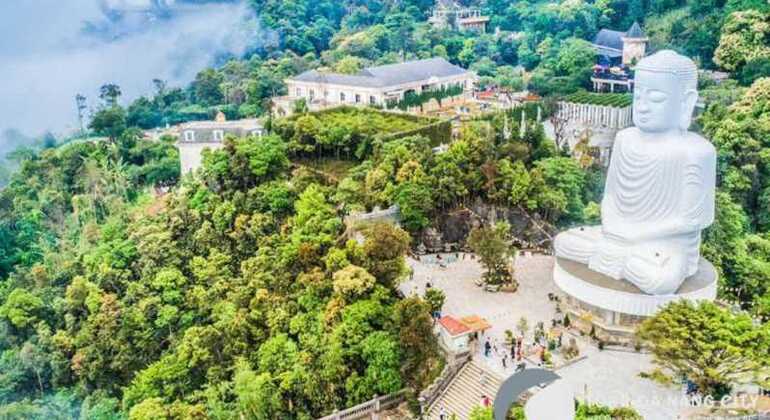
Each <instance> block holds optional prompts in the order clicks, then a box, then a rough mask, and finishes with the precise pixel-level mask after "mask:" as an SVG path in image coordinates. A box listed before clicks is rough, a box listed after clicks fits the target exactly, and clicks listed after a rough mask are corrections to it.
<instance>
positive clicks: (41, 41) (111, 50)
mask: <svg viewBox="0 0 770 420" xmlns="http://www.w3.org/2000/svg"><path fill="white" fill-rule="evenodd" d="M270 38H271V36H270V35H269V34H266V33H263V32H262V31H260V30H259V28H258V27H257V23H256V19H254V18H253V16H252V15H251V11H250V9H249V7H248V6H247V5H246V4H245V3H244V2H241V1H223V0H219V1H214V0H208V1H205V0H204V1H202V0H187V1H183V0H176V1H174V0H78V1H77V2H71V1H61V0H25V1H2V2H0V156H4V155H5V152H7V151H8V150H5V149H7V148H8V147H12V146H15V145H16V144H15V143H16V142H15V141H14V142H11V141H10V140H9V139H8V138H6V136H4V135H2V134H1V133H5V132H6V130H9V129H16V130H19V131H20V132H21V133H24V135H27V136H39V135H41V134H42V133H44V132H45V131H48V130H51V131H53V132H55V133H57V134H67V133H68V132H72V131H73V130H74V129H75V128H76V127H77V125H78V123H77V112H76V109H75V99H74V97H75V95H76V94H78V93H82V94H83V95H85V96H86V97H87V98H88V105H89V107H94V106H96V105H97V103H98V93H97V92H98V89H99V87H100V86H101V85H102V84H105V83H117V84H118V85H120V86H121V88H122V91H123V98H122V100H121V102H122V103H124V104H126V103H127V102H128V101H130V100H131V99H133V98H136V97H137V96H140V95H142V94H147V93H149V92H151V91H152V79H154V78H159V79H163V80H166V81H168V82H169V84H170V85H182V84H185V83H187V82H189V81H190V80H192V79H193V78H194V77H195V74H196V73H197V72H198V71H200V70H201V69H203V68H204V67H206V66H208V65H211V64H213V63H215V62H216V61H218V60H221V59H223V58H224V57H228V56H240V55H242V54H243V53H244V52H246V51H248V50H249V48H252V47H255V46H258V45H261V44H264V43H269V42H271V39H270ZM17 134H18V133H17ZM17 137H18V136H17ZM11 143H14V144H11Z"/></svg>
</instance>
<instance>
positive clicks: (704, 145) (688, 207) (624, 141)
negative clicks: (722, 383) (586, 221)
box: [554, 63, 716, 295]
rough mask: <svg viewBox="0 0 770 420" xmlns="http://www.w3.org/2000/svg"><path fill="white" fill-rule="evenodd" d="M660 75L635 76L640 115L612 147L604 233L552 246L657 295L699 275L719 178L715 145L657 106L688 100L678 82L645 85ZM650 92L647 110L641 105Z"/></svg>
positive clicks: (577, 231) (580, 233)
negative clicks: (705, 231)
mask: <svg viewBox="0 0 770 420" xmlns="http://www.w3.org/2000/svg"><path fill="white" fill-rule="evenodd" d="M640 64H641V63H640ZM659 76H660V75H651V76H650V77H649V78H648V79H646V78H645V75H644V73H642V74H639V73H637V78H638V79H640V80H639V81H640V83H641V85H642V86H638V89H640V90H642V91H643V92H642V93H637V94H636V95H637V96H641V98H636V99H635V103H634V107H635V109H634V111H635V112H636V111H637V106H638V107H639V109H640V110H641V111H640V112H639V116H637V115H636V114H635V115H634V122H635V123H636V125H637V127H631V128H628V129H625V130H623V131H621V132H619V133H618V135H617V137H616V140H615V143H614V145H613V150H612V157H611V159H610V166H609V170H608V173H607V181H606V185H605V191H604V198H603V200H602V205H601V210H602V211H601V220H602V224H601V226H593V227H579V228H574V229H570V230H568V231H566V232H562V233H561V234H559V235H558V236H557V237H556V239H555V241H554V248H555V253H556V255H557V256H558V257H562V258H566V259H570V260H574V261H577V262H580V263H583V264H587V265H588V267H589V268H590V269H592V270H594V271H597V272H600V273H603V274H605V275H607V276H610V277H612V278H614V279H618V280H619V279H625V280H628V281H630V282H631V283H633V284H635V285H636V286H637V287H639V289H641V290H642V291H643V292H645V293H649V294H656V295H660V294H671V293H674V292H676V290H677V289H678V288H679V287H680V286H681V284H682V282H683V280H684V279H685V278H686V277H688V276H690V275H692V274H694V273H695V272H696V271H697V269H698V260H699V258H700V253H699V248H700V243H701V230H702V229H704V228H705V227H707V226H709V225H710V224H711V223H712V222H713V220H714V190H715V178H716V175H715V174H716V153H715V150H714V147H713V146H712V145H711V143H710V142H708V141H707V140H706V139H704V138H703V137H701V136H699V135H697V134H695V133H691V132H687V131H686V130H682V129H679V128H680V127H677V125H678V124H680V123H681V121H682V119H681V118H679V117H680V116H677V115H666V114H667V113H666V112H665V109H666V108H665V107H664V106H663V105H660V106H658V105H656V103H655V101H658V102H660V103H663V101H666V100H674V101H675V100H677V98H680V99H681V98H682V97H684V95H683V94H682V95H677V94H676V92H675V90H676V89H677V84H676V83H670V84H669V86H658V84H659V83H651V85H650V86H646V85H645V83H644V82H645V81H648V82H655V81H656V80H657V79H660V77H659ZM662 80H663V81H665V78H664V79H662ZM673 81H674V82H675V81H676V79H673ZM658 82H660V81H658ZM667 88H668V89H669V90H670V91H669V92H668V93H661V91H662V92H666V89H667ZM645 92H646V93H645ZM648 93H649V95H650V96H651V98H652V101H653V103H651V104H650V105H651V106H650V108H651V109H650V110H649V111H648V110H647V108H646V106H647V105H646V104H644V103H640V102H642V101H644V100H645V98H644V95H646V94H648ZM693 105H694V103H693ZM656 106H657V108H656ZM688 107H689V105H688ZM656 109H657V111H656ZM670 109H676V108H671V107H670V108H669V110H670ZM656 112H657V114H659V115H656ZM682 112H691V109H690V111H687V107H685V110H684V111H682ZM669 113H670V112H669ZM656 119H657V120H656ZM637 121H638V123H637ZM686 123H687V125H689V114H688V115H687V120H686ZM666 124H668V125H669V126H670V127H668V126H667V125H666ZM659 127H663V128H659Z"/></svg>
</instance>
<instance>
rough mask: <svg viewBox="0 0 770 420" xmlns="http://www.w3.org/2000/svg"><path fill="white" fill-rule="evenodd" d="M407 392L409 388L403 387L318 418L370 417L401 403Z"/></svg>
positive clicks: (322, 419) (341, 419) (323, 419)
mask: <svg viewBox="0 0 770 420" xmlns="http://www.w3.org/2000/svg"><path fill="white" fill-rule="evenodd" d="M408 392H409V389H408V388H404V389H402V390H400V391H398V392H394V393H392V394H388V395H384V396H382V397H375V398H373V399H371V400H369V401H367V402H365V403H361V404H358V405H356V406H354V407H350V408H347V409H345V410H342V411H335V412H334V413H332V414H329V415H328V416H326V417H321V418H319V419H318V420H357V419H363V418H367V417H372V416H374V415H375V414H377V413H379V412H381V411H383V410H388V409H390V408H393V407H395V406H397V405H399V404H401V403H402V402H403V401H404V400H406V395H407V393H408Z"/></svg>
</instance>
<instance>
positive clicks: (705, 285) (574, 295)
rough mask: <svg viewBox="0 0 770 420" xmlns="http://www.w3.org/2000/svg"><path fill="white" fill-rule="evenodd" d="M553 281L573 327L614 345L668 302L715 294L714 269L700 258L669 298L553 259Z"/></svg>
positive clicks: (624, 341) (710, 298) (565, 260)
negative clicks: (569, 315)
mask: <svg viewBox="0 0 770 420" xmlns="http://www.w3.org/2000/svg"><path fill="white" fill-rule="evenodd" d="M553 280H554V283H556V286H557V287H559V289H561V291H562V292H563V294H564V302H565V304H566V310H567V312H568V313H570V314H571V321H576V322H573V323H574V324H575V326H577V327H578V328H580V329H583V330H586V332H588V330H589V329H593V330H594V331H595V333H596V335H597V337H598V338H599V339H602V340H605V341H608V342H613V343H618V344H624V343H627V342H628V341H630V340H631V339H632V338H633V333H634V330H635V329H636V327H637V326H638V325H639V323H641V322H642V321H643V320H644V319H645V318H647V317H650V316H653V315H655V313H657V312H658V310H660V309H661V308H662V307H664V306H666V305H667V304H669V303H671V302H674V301H678V300H682V299H686V300H690V301H701V300H714V299H716V295H717V273H716V270H715V269H714V266H713V265H711V263H710V262H708V261H706V260H705V259H703V258H701V259H700V261H699V263H698V271H697V272H696V273H695V274H693V275H692V276H690V277H688V278H687V279H685V281H684V282H683V283H682V285H681V286H680V287H679V289H678V290H677V291H676V293H673V294H669V295H649V294H646V293H644V292H642V291H641V290H639V288H637V287H636V286H634V285H633V284H632V283H630V282H628V281H625V280H615V279H613V278H611V277H608V276H606V275H604V274H601V273H597V272H596V271H593V270H591V269H589V268H588V266H587V265H585V264H580V263H578V262H574V261H570V260H567V259H564V258H556V263H555V264H554V269H553Z"/></svg>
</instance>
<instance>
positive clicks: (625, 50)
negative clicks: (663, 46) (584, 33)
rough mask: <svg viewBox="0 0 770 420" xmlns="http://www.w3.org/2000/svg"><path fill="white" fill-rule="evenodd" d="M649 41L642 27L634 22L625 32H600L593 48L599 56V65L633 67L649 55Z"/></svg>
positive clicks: (607, 30) (604, 30)
mask: <svg viewBox="0 0 770 420" xmlns="http://www.w3.org/2000/svg"><path fill="white" fill-rule="evenodd" d="M648 41H649V38H647V35H645V34H644V31H642V28H641V26H639V24H638V23H637V22H634V24H633V25H631V27H630V28H628V30H627V31H625V32H621V31H613V30H610V29H602V30H600V31H599V33H598V34H596V37H595V38H594V41H593V46H594V48H595V49H596V53H597V54H598V55H599V62H600V63H599V64H604V65H611V66H612V65H620V64H623V65H626V66H633V65H634V64H636V62H637V61H639V60H641V59H642V57H644V56H645V54H646V53H647V42H648Z"/></svg>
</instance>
